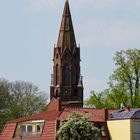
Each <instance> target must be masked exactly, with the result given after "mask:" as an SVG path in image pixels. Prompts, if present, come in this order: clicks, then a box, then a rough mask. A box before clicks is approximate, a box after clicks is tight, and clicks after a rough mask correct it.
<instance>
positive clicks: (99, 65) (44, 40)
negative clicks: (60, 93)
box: [0, 0, 140, 99]
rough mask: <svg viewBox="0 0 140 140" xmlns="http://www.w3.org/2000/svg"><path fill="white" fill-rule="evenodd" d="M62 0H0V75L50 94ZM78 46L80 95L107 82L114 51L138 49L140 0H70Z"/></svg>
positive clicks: (96, 89) (113, 66)
mask: <svg viewBox="0 0 140 140" xmlns="http://www.w3.org/2000/svg"><path fill="white" fill-rule="evenodd" d="M64 3H65V0H0V77H1V78H5V79H7V80H9V81H11V82H13V81H17V80H19V81H28V82H32V83H33V84H35V85H37V86H39V88H40V90H43V91H45V92H46V93H47V94H48V95H49V91H50V89H49V86H50V79H51V77H50V75H51V73H52V71H53V69H52V67H53V62H52V58H53V48H54V44H56V42H57V38H58V32H59V28H60V22H61V18H62V12H63V8H64ZM69 4H70V9H71V14H72V19H73V25H74V30H75V35H76V40H77V44H80V48H81V60H82V61H81V74H82V75H83V83H84V98H85V99H86V98H88V97H89V96H90V91H93V90H94V91H97V92H100V91H102V90H104V89H106V88H108V85H107V82H108V81H109V76H110V75H111V74H112V73H113V71H114V70H115V68H116V67H115V63H114V60H113V57H114V55H115V52H116V51H120V50H122V49H124V50H125V49H130V48H131V49H134V48H136V49H140V0H69Z"/></svg>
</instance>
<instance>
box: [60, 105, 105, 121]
mask: <svg viewBox="0 0 140 140" xmlns="http://www.w3.org/2000/svg"><path fill="white" fill-rule="evenodd" d="M75 111H76V112H79V113H81V114H89V115H90V119H89V121H91V122H105V109H94V108H75V107H74V108H65V109H64V110H63V111H62V112H61V114H60V116H59V120H66V119H67V118H68V117H69V115H70V114H71V113H72V112H75Z"/></svg>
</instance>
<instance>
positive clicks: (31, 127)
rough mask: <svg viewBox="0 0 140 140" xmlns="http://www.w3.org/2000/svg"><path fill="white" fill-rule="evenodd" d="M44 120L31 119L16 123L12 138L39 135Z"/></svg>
mask: <svg viewBox="0 0 140 140" xmlns="http://www.w3.org/2000/svg"><path fill="white" fill-rule="evenodd" d="M44 123H45V121H44V120H32V121H25V122H20V123H18V124H17V127H16V131H15V134H14V138H20V137H22V138H26V137H30V138H32V137H40V136H41V134H42V131H43V127H44Z"/></svg>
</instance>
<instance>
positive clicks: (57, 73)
mask: <svg viewBox="0 0 140 140" xmlns="http://www.w3.org/2000/svg"><path fill="white" fill-rule="evenodd" d="M58 81H59V66H58V64H57V65H56V85H58Z"/></svg>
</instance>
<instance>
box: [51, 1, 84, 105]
mask: <svg viewBox="0 0 140 140" xmlns="http://www.w3.org/2000/svg"><path fill="white" fill-rule="evenodd" d="M53 62H54V66H53V74H52V75H51V86H50V98H51V99H52V98H53V97H55V98H59V99H60V100H61V103H62V106H64V107H65V106H69V107H83V82H82V76H81V73H80V48H79V47H77V44H76V39H75V34H74V29H73V24H72V18H71V13H70V8H69V3H68V0H66V2H65V6H64V11H63V16H62V21H61V26H60V31H59V36H58V41H57V46H55V48H54V56H53Z"/></svg>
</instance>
